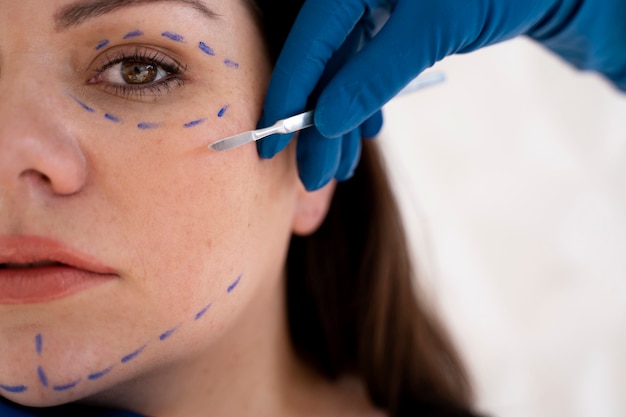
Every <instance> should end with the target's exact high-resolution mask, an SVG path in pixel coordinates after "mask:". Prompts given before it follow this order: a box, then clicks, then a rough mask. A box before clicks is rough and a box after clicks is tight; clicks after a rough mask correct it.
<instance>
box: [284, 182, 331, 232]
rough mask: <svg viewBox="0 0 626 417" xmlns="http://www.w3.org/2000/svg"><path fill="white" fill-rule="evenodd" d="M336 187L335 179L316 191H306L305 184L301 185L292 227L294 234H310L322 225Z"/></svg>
mask: <svg viewBox="0 0 626 417" xmlns="http://www.w3.org/2000/svg"><path fill="white" fill-rule="evenodd" d="M335 187H336V182H335V181H334V180H333V181H331V182H329V183H328V184H326V185H325V186H324V187H322V188H320V189H319V190H315V191H306V189H305V188H304V186H301V187H300V190H299V191H298V196H297V199H298V201H297V206H296V212H295V214H294V217H293V225H292V228H291V229H292V231H293V233H294V234H296V235H298V236H306V235H310V234H311V233H313V232H315V231H316V230H317V228H318V227H320V225H321V224H322V222H323V221H324V219H325V218H326V214H327V213H328V209H329V208H330V202H331V201H332V198H333V194H334V193H335Z"/></svg>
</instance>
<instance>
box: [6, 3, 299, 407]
mask: <svg viewBox="0 0 626 417" xmlns="http://www.w3.org/2000/svg"><path fill="white" fill-rule="evenodd" d="M69 3H71V1H70V0H50V1H46V2H40V1H37V0H25V1H22V2H14V1H10V0H0V9H1V10H3V12H2V13H0V51H1V54H0V61H1V65H0V66H1V67H2V72H0V95H1V96H2V97H3V101H2V103H0V166H1V167H2V169H1V170H0V213H1V215H0V234H8V233H15V234H36V235H42V236H46V237H50V238H54V239H55V240H59V241H61V242H63V243H65V244H67V245H69V246H71V247H73V248H76V249H77V250H81V251H84V252H86V253H87V254H89V255H91V256H93V257H95V258H96V259H98V260H99V261H100V262H101V263H103V264H105V265H107V266H108V267H110V268H112V269H114V270H115V271H116V274H117V276H118V279H116V280H114V281H111V282H110V283H107V284H104V285H101V286H98V287H96V288H94V289H93V290H88V291H85V292H82V293H78V294H76V295H74V296H71V297H68V298H65V299H61V300H56V301H54V302H50V303H45V304H41V305H13V306H7V305H0V335H2V337H1V338H0V395H2V396H5V397H7V398H9V399H11V400H13V401H17V402H20V403H22V404H25V405H33V406H51V405H56V404H61V403H64V402H68V401H76V400H83V401H89V402H92V403H98V404H107V405H110V406H118V407H127V408H135V409H141V410H144V411H145V412H146V414H150V412H154V411H155V410H153V409H152V408H151V407H162V408H166V407H169V406H171V407H174V405H172V404H177V405H178V404H179V403H187V404H195V403H199V402H203V401H209V400H208V398H210V399H211V400H210V401H212V404H213V405H214V408H213V409H215V410H219V406H218V405H219V402H220V401H224V400H223V398H225V396H224V395H223V393H220V392H215V393H214V394H213V395H208V394H207V393H206V392H204V391H200V392H198V391H199V390H198V387H200V386H203V384H204V383H202V382H200V381H218V380H219V381H222V383H223V384H229V392H236V391H237V390H236V389H235V387H236V386H237V384H241V383H242V381H247V380H249V377H250V375H251V374H250V373H251V372H254V373H255V375H256V374H262V375H265V376H266V377H270V376H272V375H273V374H272V372H275V371H273V369H274V368H277V369H278V367H276V366H275V364H274V362H272V361H273V360H274V359H272V361H268V358H274V356H275V355H276V354H275V353H273V352H276V351H277V347H276V346H277V343H278V342H277V340H280V343H278V346H280V347H281V349H284V352H283V354H281V355H280V361H285V360H287V359H289V358H290V357H291V356H290V354H289V351H288V350H287V346H288V344H287V343H286V342H285V341H284V340H283V338H284V334H283V333H284V331H283V330H280V331H279V330H276V329H282V327H281V326H282V325H283V321H282V316H281V314H283V311H282V295H283V293H282V290H281V286H280V284H281V280H282V279H283V266H284V257H285V253H286V250H287V246H288V243H289V239H290V236H291V232H292V224H293V222H294V219H295V218H296V216H297V215H298V213H299V208H298V207H299V205H298V198H299V196H300V195H301V194H302V186H301V184H300V182H299V180H298V177H297V172H296V167H295V162H294V153H293V149H291V148H290V149H289V150H287V151H286V152H284V153H283V154H282V155H280V156H278V157H277V158H274V159H272V160H261V159H260V158H259V157H258V155H257V151H256V147H255V146H254V144H252V145H250V146H243V147H241V148H238V149H236V150H233V151H230V152H224V153H217V152H212V151H210V150H208V148H207V145H208V144H210V143H212V142H213V141H215V140H218V139H220V138H223V137H225V136H231V135H233V134H236V133H240V132H242V131H246V130H250V129H254V128H255V126H256V123H257V120H258V118H259V116H260V113H261V106H262V102H263V96H264V92H265V88H266V85H267V82H268V80H269V75H270V68H269V65H268V62H267V60H266V57H265V56H264V55H263V54H262V50H263V48H262V47H261V45H260V44H259V39H260V35H259V33H258V32H257V29H256V26H255V24H254V22H253V20H252V18H251V16H250V14H249V13H248V12H247V11H246V10H245V9H244V8H243V6H242V5H241V4H239V2H219V1H216V0H214V1H207V2H206V3H207V4H209V5H210V6H211V7H212V8H214V9H215V10H216V11H217V12H218V14H219V15H220V16H221V18H220V19H216V20H215V21H210V22H209V21H208V20H207V18H206V17H203V16H200V15H199V14H198V13H197V12H195V11H194V10H193V9H192V8H190V7H188V6H183V5H180V4H173V3H172V4H170V3H162V4H159V5H158V6H154V5H146V6H136V7H132V8H128V9H124V10H120V11H119V12H115V13H112V14H110V15H106V16H101V17H99V18H97V19H95V20H93V21H89V22H87V23H85V24H83V25H80V26H77V27H76V28H72V29H68V30H66V31H61V32H57V31H56V30H55V29H54V26H53V25H52V24H51V21H52V17H53V16H54V15H55V13H56V11H57V10H58V9H59V8H60V7H62V6H65V5H67V4H69ZM9 17H10V18H9ZM191 23H193V24H191ZM32 27H36V28H39V29H38V30H37V31H31V32H29V33H28V34H25V32H24V31H25V30H26V29H25V28H32ZM137 28H140V29H141V31H142V32H143V35H142V36H141V37H140V38H138V39H136V40H135V39H133V38H132V37H131V38H130V39H126V40H124V39H123V38H124V36H125V35H127V34H129V33H131V31H136V30H139V29H137ZM165 28H167V29H168V30H176V31H178V32H176V33H178V34H181V36H184V37H185V39H186V40H188V41H187V42H186V43H182V42H179V41H174V40H172V39H170V38H167V37H163V36H161V33H162V32H163V31H164V29H165ZM172 33H174V32H172ZM103 34H106V36H107V40H109V43H108V44H107V45H104V46H102V47H101V50H99V51H97V50H96V47H97V46H98V45H100V44H101V43H102V40H103ZM192 39H193V40H194V42H191V40H192ZM203 39H204V40H206V39H210V40H211V46H212V47H213V48H215V51H216V53H217V54H218V55H219V53H220V52H221V51H224V53H227V54H228V55H229V56H231V57H233V58H236V60H237V63H238V64H239V70H236V71H235V70H233V68H229V67H228V66H226V65H224V64H223V60H222V59H213V58H212V57H211V56H208V55H207V54H206V53H204V52H203V51H201V50H200V49H199V48H198V43H199V42H200V40H203ZM135 41H136V42H140V43H141V45H144V46H145V47H146V48H153V49H154V50H155V51H158V52H160V53H163V54H167V55H171V56H172V57H174V58H173V59H177V60H179V61H181V63H183V64H184V65H185V66H186V68H187V70H186V72H185V77H186V78H185V80H184V82H182V83H181V84H180V85H178V86H173V87H171V88H170V89H169V90H168V91H165V92H164V93H162V94H161V95H158V96H153V95H151V93H150V92H148V93H145V95H144V96H142V97H119V96H115V94H113V93H112V92H110V91H108V90H107V91H105V89H104V88H102V87H103V86H102V85H97V84H89V83H88V82H87V81H88V80H89V79H90V78H91V77H93V68H94V62H95V61H97V60H98V59H99V57H100V56H101V54H104V53H107V51H113V52H110V53H111V54H113V53H116V52H115V51H116V50H119V51H120V53H121V51H124V50H125V49H123V48H125V47H126V48H127V49H126V51H127V50H128V49H130V50H132V47H131V48H128V45H129V42H131V43H132V42H135ZM124 45H126V46H124ZM44 65H45V68H46V71H45V76H43V75H42V72H41V68H42V67H43V66H44ZM137 68H139V67H137V66H132V65H131V66H130V68H126V69H128V73H127V75H128V76H129V78H132V76H134V77H135V80H137V81H140V80H141V77H140V76H139V75H140V74H137V71H136V70H137ZM151 71H152V70H150V71H147V72H148V73H149V74H147V73H146V74H144V73H142V72H140V73H141V74H144V75H150V76H151V75H152V72H151ZM7 74H13V75H12V76H11V77H10V78H9V76H8V75H7ZM32 80H36V82H32ZM42 98H43V99H42ZM226 103H227V104H226ZM89 109H91V110H89ZM220 109H221V110H220ZM226 109H228V111H226ZM218 113H219V115H218ZM106 114H108V115H111V116H112V117H109V118H107V117H105V115H106ZM216 115H217V116H219V117H216ZM113 117H117V118H118V121H120V122H119V123H114V120H112V118H113ZM204 118H206V122H205V123H202V124H200V125H197V126H195V127H194V128H193V129H185V128H184V127H183V126H184V124H185V123H188V122H190V121H194V120H201V119H204ZM142 123H143V125H142ZM140 126H143V127H144V128H148V129H145V130H142V129H141V127H140ZM138 127H140V128H138ZM24 172H26V173H27V175H21V173H24ZM29 173H30V174H29ZM32 173H37V176H35V175H34V174H32ZM39 174H40V175H39ZM36 178H37V180H36ZM41 178H45V181H44V180H40V179H41ZM7 202H10V203H7ZM238 276H241V277H244V278H239V279H238V278H237V277H238ZM209 303H211V304H209ZM208 305H210V309H209V308H208V307H207V306H208ZM180 323H182V324H181V325H180V327H179V328H178V329H177V330H176V331H175V332H174V333H173V334H171V335H170V336H169V337H167V338H166V339H165V340H163V341H160V340H159V336H160V335H162V334H163V333H164V332H165V331H167V330H168V329H172V328H173V327H174V326H177V325H178V324H180ZM268 332H269V333H268ZM37 334H41V335H42V336H43V338H44V343H45V345H44V348H43V351H42V352H41V355H39V354H38V352H37V349H36V348H35V346H34V344H33V340H34V339H33V338H34V337H35V335H37ZM268 334H276V335H277V336H275V337H268V336H267V335H268ZM144 346H145V347H144ZM250 346H255V349H254V351H250V349H249V347H250ZM278 351H281V350H280V349H278ZM263 352H265V353H263ZM281 352H282V351H281ZM285 352H287V353H285ZM233 355H235V356H236V357H237V358H240V359H239V360H243V361H244V362H243V363H246V366H245V367H243V366H242V367H239V368H233V366H232V365H231V364H232V357H233ZM125 358H126V359H127V360H126V361H123V360H122V359H125ZM242 358H243V359H242ZM244 359H245V360H244ZM268 363H272V364H274V366H272V367H271V368H270V369H266V367H267V366H269V365H267V364H268ZM38 369H41V370H42V372H41V373H38V371H37V370H38ZM44 374H45V379H46V380H47V386H46V384H43V383H42V379H43V376H42V375H44ZM90 376H91V378H90ZM255 378H256V377H255ZM137 381H141V384H139V385H138V384H137ZM216 389H217V388H216ZM246 389H247V388H246ZM242 393H243V388H242ZM170 396H171V398H170ZM145 398H150V399H151V400H152V401H151V402H142V401H143V399H145ZM181 398H185V399H186V401H181V400H180V399H181ZM230 405H231V406H232V404H230ZM224 407H226V404H224Z"/></svg>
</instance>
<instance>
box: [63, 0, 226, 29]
mask: <svg viewBox="0 0 626 417" xmlns="http://www.w3.org/2000/svg"><path fill="white" fill-rule="evenodd" d="M164 2H169V3H181V4H185V5H187V6H190V7H191V8H193V9H195V10H196V11H198V12H200V13H201V14H203V15H205V16H206V17H208V18H210V19H217V18H219V15H218V14H217V13H215V12H214V11H213V10H211V9H210V8H208V7H207V6H206V5H205V4H204V3H202V2H201V1H200V0H83V1H77V2H75V3H72V4H69V5H67V6H64V7H62V8H61V9H59V10H58V11H57V13H56V14H55V16H54V22H55V27H56V30H57V31H63V30H66V29H69V28H71V27H74V26H78V25H80V24H82V23H84V22H85V21H87V20H89V19H93V18H95V17H98V16H102V15H104V14H107V13H111V12H114V11H116V10H119V9H121V8H124V7H131V6H137V5H142V4H153V3H164Z"/></svg>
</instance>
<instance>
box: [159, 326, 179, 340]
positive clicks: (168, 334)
mask: <svg viewBox="0 0 626 417" xmlns="http://www.w3.org/2000/svg"><path fill="white" fill-rule="evenodd" d="M179 327H180V324H179V325H178V326H176V327H174V328H173V329H169V330H168V331H166V332H164V333H163V334H161V336H159V340H161V342H162V341H164V340H165V339H167V338H168V337H170V336H171V335H173V334H174V333H175V332H176V330H178V328H179Z"/></svg>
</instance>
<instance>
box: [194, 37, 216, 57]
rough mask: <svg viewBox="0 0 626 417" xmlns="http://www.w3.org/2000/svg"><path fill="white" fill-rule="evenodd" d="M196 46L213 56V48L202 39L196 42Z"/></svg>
mask: <svg viewBox="0 0 626 417" xmlns="http://www.w3.org/2000/svg"><path fill="white" fill-rule="evenodd" d="M198 48H200V50H201V51H202V52H204V53H205V54H207V55H210V56H215V51H214V50H213V48H211V47H210V46H209V45H207V44H206V43H204V42H202V41H200V42H199V43H198Z"/></svg>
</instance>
